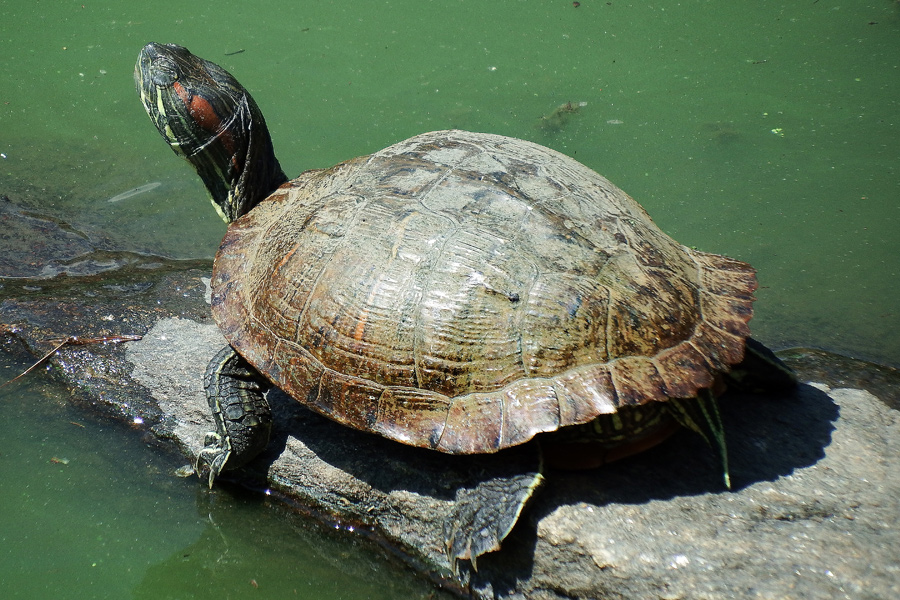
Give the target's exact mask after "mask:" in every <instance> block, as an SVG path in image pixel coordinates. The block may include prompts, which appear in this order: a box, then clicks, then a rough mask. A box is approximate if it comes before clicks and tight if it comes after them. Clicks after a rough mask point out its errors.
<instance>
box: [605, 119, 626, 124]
mask: <svg viewBox="0 0 900 600" xmlns="http://www.w3.org/2000/svg"><path fill="white" fill-rule="evenodd" d="M623 123H625V121H623V120H621V119H609V120H607V121H606V124H607V125H622V124H623Z"/></svg>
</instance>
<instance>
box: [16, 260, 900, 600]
mask: <svg viewBox="0 0 900 600" xmlns="http://www.w3.org/2000/svg"><path fill="white" fill-rule="evenodd" d="M187 266H188V267H196V265H187ZM203 274H204V270H203V269H198V268H181V266H179V265H178V264H167V263H163V264H161V266H158V267H157V268H148V267H146V266H144V267H142V268H140V269H135V270H133V271H131V272H127V273H126V272H123V273H119V274H118V275H117V276H118V277H119V279H117V280H116V281H115V282H114V283H111V282H110V278H108V277H107V278H105V279H104V281H103V282H102V285H94V286H93V287H89V286H81V284H79V283H77V282H75V281H68V282H66V283H63V282H58V281H56V280H51V281H50V282H47V281H43V282H41V284H40V286H42V290H41V291H33V290H32V289H31V287H29V286H27V285H26V284H27V282H22V283H21V285H22V286H24V287H22V288H16V287H15V286H13V285H10V284H7V285H6V286H5V287H4V288H3V290H2V294H0V299H2V304H0V323H2V324H3V330H4V331H6V332H7V333H9V334H12V336H13V337H12V338H10V336H7V342H6V347H7V349H13V346H15V345H16V344H18V343H20V342H21V343H24V345H25V347H27V348H28V349H29V351H30V352H32V353H33V354H34V355H37V356H39V355H41V354H43V353H45V352H46V351H47V350H48V349H49V347H48V343H47V342H46V339H47V338H50V337H65V336H67V335H72V330H73V329H75V330H76V332H77V333H79V335H114V334H117V333H143V334H144V337H143V339H142V340H141V341H139V342H129V343H127V344H120V345H97V344H95V345H79V346H73V347H66V348H62V349H61V350H60V351H59V352H58V353H57V354H56V355H54V357H53V359H52V360H53V361H54V364H55V365H57V366H58V367H60V368H59V369H56V370H55V371H54V372H55V373H56V375H57V376H58V377H60V378H62V379H63V380H65V381H66V382H67V383H69V384H70V385H71V386H73V387H75V388H77V389H78V390H79V392H80V395H81V396H82V397H83V398H84V402H85V406H86V407H90V408H91V409H94V410H97V409H100V410H102V411H104V412H106V413H107V414H111V415H114V416H115V417H116V418H119V419H121V420H123V421H128V422H129V423H131V422H132V421H133V420H134V418H135V417H139V418H140V419H142V420H143V421H144V423H145V427H146V429H145V431H144V435H146V436H147V437H148V438H152V439H153V440H156V441H158V443H159V444H160V445H161V446H169V447H172V446H173V445H174V447H177V449H178V450H179V452H181V453H182V454H183V455H184V456H185V458H186V459H187V460H192V459H193V457H194V456H195V455H196V453H197V451H198V450H199V448H200V447H201V445H202V441H203V437H204V434H205V432H206V431H208V430H210V429H211V428H212V422H211V420H210V418H209V415H208V411H207V408H206V401H205V398H204V396H203V393H202V390H201V387H200V379H201V375H202V372H203V370H204V368H205V365H206V362H207V361H208V360H209V358H210V357H211V356H212V354H213V353H214V352H215V351H216V350H218V348H219V347H220V346H221V345H222V344H224V340H223V339H222V337H221V336H220V334H219V333H218V331H217V329H216V328H215V326H214V325H213V324H212V323H211V322H210V321H209V318H208V312H207V309H206V307H205V305H204V304H203V292H204V285H203V283H202V281H201V276H202V275H203ZM54 285H55V286H56V287H53V289H52V290H51V289H50V287H48V286H54ZM103 286H106V287H103ZM110 286H111V287H110ZM17 290H18V291H17ZM23 290H24V291H23ZM11 340H12V341H11ZM788 358H789V360H790V362H791V364H792V365H793V366H794V367H795V368H796V369H797V370H798V372H799V373H801V376H802V375H803V374H804V373H805V371H806V370H807V369H808V370H809V372H810V373H815V374H816V375H817V379H818V381H819V382H818V383H814V384H810V385H803V386H801V387H800V389H799V390H798V392H797V393H796V394H794V395H792V396H791V397H788V398H761V397H754V396H743V397H731V398H728V399H726V400H725V401H724V402H723V418H724V420H725V425H726V430H727V432H728V442H729V449H730V454H731V461H732V479H733V484H734V489H733V490H731V491H726V490H724V489H723V488H722V484H721V479H720V473H719V469H718V467H717V465H716V459H715V456H714V454H713V453H712V452H711V451H710V450H709V449H708V448H706V447H705V445H704V444H703V442H702V441H701V440H699V439H697V437H696V436H694V435H692V434H690V433H689V432H683V433H680V434H677V435H676V436H675V437H673V438H672V439H671V440H670V441H668V442H666V443H665V444H664V445H662V446H660V447H658V448H656V449H654V450H652V451H650V452H646V453H644V454H642V455H640V456H636V457H634V458H632V459H629V460H627V461H623V462H620V463H617V464H613V465H609V466H607V467H604V468H602V469H599V470H596V471H591V472H581V473H549V474H548V478H547V484H546V485H545V487H544V489H543V490H542V491H541V493H540V494H539V496H538V497H537V498H535V500H534V502H533V503H532V505H531V506H530V507H529V509H528V510H527V511H526V514H525V515H523V518H522V519H521V521H520V524H519V525H518V526H517V527H516V529H515V530H514V531H513V533H512V534H511V535H510V537H509V538H508V539H507V540H506V542H505V544H504V547H503V549H502V550H501V551H500V552H497V553H493V554H490V555H487V556H485V557H483V558H482V559H480V560H479V563H478V567H479V570H478V571H477V573H468V574H467V577H470V579H467V581H465V582H464V583H466V584H468V585H470V586H471V590H472V593H473V595H475V596H478V597H500V598H533V599H550V598H721V597H755V598H841V597H846V598H895V597H900V583H898V582H900V561H898V558H897V557H898V553H897V551H896V549H897V548H898V547H900V528H898V515H900V500H898V499H900V464H898V463H900V459H898V456H900V422H898V411H897V410H894V409H892V408H891V407H890V406H889V405H888V404H886V402H892V401H893V399H884V398H881V399H880V398H879V397H876V396H875V395H873V394H871V393H869V392H867V391H864V390H861V389H849V388H835V389H831V388H830V387H828V385H827V382H828V381H832V382H834V381H847V380H848V378H849V377H848V373H849V372H851V371H853V372H859V373H863V372H871V371H872V369H873V368H872V367H871V366H867V365H865V364H864V363H859V362H855V361H847V360H846V359H840V360H839V359H838V358H837V357H832V359H829V358H828V357H827V355H826V356H825V357H824V358H823V356H822V355H819V356H817V358H816V360H813V359H812V358H811V355H810V354H808V353H803V352H799V353H793V354H791V355H790V356H789V357H788ZM828 364H832V365H837V366H836V367H835V368H834V369H835V370H834V371H832V372H829V371H828V369H827V368H826V367H827V365H828ZM823 365H825V366H826V367H823ZM876 370H877V371H878V379H879V382H880V383H881V384H880V386H879V387H878V388H877V391H878V393H879V394H880V395H882V396H884V395H894V397H895V394H896V392H897V389H898V383H897V382H898V381H900V378H898V377H897V374H896V372H895V371H893V370H890V369H887V370H886V369H884V368H883V367H881V368H877V369H876ZM862 380H864V381H865V380H867V379H866V378H865V377H863V378H862ZM869 380H871V378H869ZM271 400H272V402H273V404H274V406H275V411H276V418H277V427H276V430H275V435H274V439H273V442H272V444H271V445H270V448H269V450H268V451H267V452H266V453H265V454H264V455H263V456H261V457H260V458H259V459H258V460H256V461H254V462H253V463H251V464H250V465H248V466H247V467H246V468H244V469H242V470H240V471H239V472H237V473H234V474H233V475H231V476H230V478H231V480H232V481H236V482H238V483H240V484H241V485H245V486H247V487H250V488H255V489H260V490H263V489H265V490H268V491H269V493H270V494H272V495H273V496H275V497H278V498H281V499H283V500H284V502H285V503H286V504H288V505H291V506H294V507H296V508H298V509H300V510H302V511H304V512H307V513H310V514H314V515H316V516H317V517H318V518H321V519H326V520H330V521H332V522H335V523H340V524H342V525H343V527H344V529H346V530H351V531H353V533H348V535H358V534H359V533H360V532H364V533H366V534H367V535H370V536H376V537H380V538H381V539H382V540H384V541H386V542H388V543H389V544H391V545H392V546H394V547H395V548H397V549H398V550H399V551H400V552H401V553H402V555H404V556H405V557H406V559H407V560H408V562H410V564H412V565H414V566H415V567H416V568H417V569H419V570H420V571H421V572H422V573H423V574H425V575H427V576H430V577H431V578H433V579H434V580H435V581H437V582H438V583H440V584H441V585H443V586H444V587H446V588H448V589H455V590H456V591H459V592H461V593H463V592H465V591H466V589H465V588H466V586H465V585H463V584H460V583H457V582H455V581H454V580H453V578H452V577H451V576H450V574H449V572H448V570H447V561H446V559H445V557H444V554H443V547H442V541H441V540H442V535H441V532H442V527H443V521H444V519H445V518H446V517H447V515H448V514H449V513H450V510H451V509H452V506H453V502H454V498H455V495H456V492H457V490H458V489H460V488H461V487H467V486H471V485H474V483H476V482H477V481H479V480H480V479H482V478H484V477H491V476H494V475H496V474H498V473H502V472H504V471H506V470H510V469H512V470H515V469H517V468H520V461H525V462H526V463H527V462H528V461H530V460H531V458H532V457H531V454H530V450H529V449H528V448H523V449H520V450H518V451H516V452H509V453H506V452H504V453H501V454H499V455H495V456H488V457H469V458H465V457H462V458H460V457H447V456H443V455H439V454H437V453H434V452H429V451H426V450H417V449H412V448H407V447H404V446H401V445H399V444H396V443H393V442H390V441H387V440H384V439H382V438H379V437H377V436H374V435H371V434H366V433H360V432H356V431H352V430H349V429H347V428H344V427H341V426H339V425H337V424H335V423H333V422H331V421H328V420H327V419H324V418H322V417H320V416H318V415H316V414H314V413H311V412H310V411H308V410H306V409H304V408H303V407H302V406H300V405H299V404H298V403H297V402H294V401H293V400H291V399H290V398H287V397H285V396H284V395H282V394H280V393H279V392H277V391H275V392H272V393H271ZM197 485H198V486H199V485H202V483H201V482H199V481H198V483H197ZM225 485H227V484H225Z"/></svg>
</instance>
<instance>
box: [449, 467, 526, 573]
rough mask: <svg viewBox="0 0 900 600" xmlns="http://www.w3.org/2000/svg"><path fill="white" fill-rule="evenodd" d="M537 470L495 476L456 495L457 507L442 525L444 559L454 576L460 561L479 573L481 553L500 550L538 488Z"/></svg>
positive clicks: (463, 489) (457, 571)
mask: <svg viewBox="0 0 900 600" xmlns="http://www.w3.org/2000/svg"><path fill="white" fill-rule="evenodd" d="M542 480H543V477H542V476H541V474H540V473H539V472H538V471H531V472H525V473H519V474H514V475H511V476H505V477H495V478H491V479H487V480H485V481H482V482H480V483H479V484H477V485H476V486H475V487H474V488H462V489H460V490H459V491H457V493H456V506H454V508H453V511H452V513H451V514H450V517H449V518H448V519H447V521H446V522H445V523H444V540H445V546H446V551H447V558H448V560H449V561H450V568H451V570H452V571H453V573H454V575H457V576H458V575H459V564H458V563H459V561H460V560H468V561H469V562H470V563H471V564H472V568H473V569H475V570H476V571H477V570H478V564H477V560H478V557H479V556H481V555H482V554H486V553H488V552H493V551H494V550H499V549H500V544H501V543H502V542H503V540H504V538H506V536H507V535H508V534H509V532H510V531H512V528H513V526H514V525H515V524H516V521H518V520H519V515H520V514H521V513H522V509H524V508H525V505H526V504H527V502H528V500H529V498H531V496H532V494H534V491H535V490H536V489H537V488H538V487H539V486H540V484H541V481H542Z"/></svg>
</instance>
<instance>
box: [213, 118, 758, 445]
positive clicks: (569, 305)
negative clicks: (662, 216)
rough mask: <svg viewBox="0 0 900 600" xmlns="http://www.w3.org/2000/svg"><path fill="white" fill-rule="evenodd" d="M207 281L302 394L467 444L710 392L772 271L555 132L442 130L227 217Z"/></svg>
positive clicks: (344, 411) (229, 333)
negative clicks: (629, 188) (696, 229)
mask: <svg viewBox="0 0 900 600" xmlns="http://www.w3.org/2000/svg"><path fill="white" fill-rule="evenodd" d="M212 288H213V295H212V309H213V315H214V317H215V320H216V321H217V323H218V324H219V326H220V328H221V329H222V331H223V332H224V334H225V337H226V338H227V339H228V341H229V342H230V343H231V345H232V346H233V347H234V348H235V349H236V350H237V351H238V352H239V353H240V354H241V355H242V356H244V357H245V358H246V359H247V360H248V361H249V362H250V363H251V364H253V365H254V366H255V367H256V368H257V369H258V370H259V371H260V372H262V373H263V374H264V375H265V376H266V377H268V378H269V379H270V380H271V381H272V382H273V383H275V384H276V385H277V386H279V387H280V388H281V389H283V390H284V391H286V392H287V393H289V394H290V395H291V396H293V397H294V398H296V399H297V400H298V401H300V402H302V403H303V404H306V405H307V406H309V407H310V408H312V409H314V410H316V411H318V412H320V413H322V414H324V415H326V416H328V417H330V418H332V419H334V420H336V421H338V422H340V423H343V424H346V425H349V426H352V427H355V428H358V429H361V430H365V431H371V432H376V433H379V434H381V435H384V436H386V437H388V438H391V439H394V440H397V441H399V442H403V443H405V444H410V445H413V446H421V447H427V448H433V449H435V450H440V451H443V452H449V453H454V454H468V453H485V452H495V451H497V450H499V449H502V448H506V447H509V446H513V445H516V444H521V443H523V442H525V441H527V440H529V439H531V438H532V437H534V436H535V435H536V434H538V433H540V432H547V431H554V430H556V429H558V428H560V427H565V426H568V425H575V424H579V423H585V422H587V421H589V420H591V419H593V418H594V417H596V416H598V415H601V414H609V413H614V412H616V410H617V409H618V408H619V407H621V406H625V405H640V404H644V403H647V402H652V401H664V400H666V399H667V398H673V397H678V398H686V397H692V396H694V395H695V394H696V392H697V390H698V389H699V388H703V387H708V386H710V385H711V384H712V383H713V378H714V376H715V374H716V373H717V372H724V371H728V370H729V368H730V365H732V364H734V363H737V362H739V361H740V360H741V358H742V357H743V352H744V339H745V338H746V336H747V335H748V334H749V328H748V325H747V322H748V321H749V320H750V317H751V315H752V302H753V296H752V293H753V291H754V289H755V288H756V278H755V274H754V271H753V269H752V268H751V267H750V265H748V264H746V263H743V262H739V261H736V260H732V259H730V258H726V257H723V256H718V255H714V254H706V253H703V252H698V251H696V250H692V249H690V248H687V247H685V246H682V245H680V244H678V243H677V242H675V241H674V240H672V239H671V238H669V237H668V236H667V235H665V234H664V233H663V232H662V231H661V230H660V229H659V228H658V227H656V225H654V224H653V222H652V221H651V219H650V217H649V216H648V215H647V213H646V212H645V211H644V210H643V208H641V206H640V205H639V204H638V203H637V202H635V201H634V200H633V199H632V198H631V197H629V196H628V195H627V194H625V193H624V192H623V191H622V190H620V189H619V188H617V187H616V186H614V185H613V184H612V183H610V182H609V181H608V180H606V179H605V178H603V177H601V176H600V175H598V174H597V173H595V172H594V171H592V170H590V169H588V168H587V167H585V166H584V165H582V164H580V163H578V162H577V161H575V160H573V159H571V158H568V157H566V156H564V155H562V154H560V153H558V152H555V151H553V150H550V149H548V148H545V147H542V146H539V145H537V144H533V143H530V142H526V141H522V140H517V139H512V138H508V137H503V136H498V135H488V134H481V133H468V132H463V131H437V132H432V133H426V134H422V135H418V136H416V137H413V138H410V139H408V140H406V141H403V142H400V143H398V144H395V145H393V146H391V147H389V148H386V149H384V150H382V151H380V152H377V153H375V154H372V155H370V156H364V157H360V158H356V159H353V160H350V161H347V162H345V163H341V164H339V165H337V166H335V167H333V168H331V169H325V170H315V171H308V172H305V173H303V174H302V175H301V176H300V177H298V178H297V179H294V180H293V181H290V182H288V183H286V184H284V185H282V186H281V187H280V188H279V189H278V190H276V191H275V192H274V193H273V194H272V195H271V196H270V197H269V198H267V199H266V200H265V201H263V202H262V203H261V204H259V205H258V206H257V207H255V208H254V209H253V210H251V211H250V212H249V213H248V214H246V215H244V216H243V217H241V218H240V219H238V220H236V221H235V222H233V223H232V224H231V225H230V226H229V228H228V232H227V234H226V236H225V239H224V240H223V242H222V245H221V247H220V249H219V252H218V254H217V256H216V260H215V267H214V272H213V279H212Z"/></svg>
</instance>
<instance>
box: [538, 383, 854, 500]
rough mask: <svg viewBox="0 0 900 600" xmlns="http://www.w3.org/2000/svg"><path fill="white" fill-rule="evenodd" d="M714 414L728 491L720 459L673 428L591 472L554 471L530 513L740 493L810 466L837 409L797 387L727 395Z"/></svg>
mask: <svg viewBox="0 0 900 600" xmlns="http://www.w3.org/2000/svg"><path fill="white" fill-rule="evenodd" d="M720 409H721V413H722V420H723V423H724V426H725V436H726V443H727V446H728V458H729V466H730V473H731V489H730V490H728V489H727V488H726V487H725V483H724V481H723V477H722V467H721V465H720V463H719V459H718V456H717V455H716V453H715V452H714V451H713V450H712V449H710V447H709V446H708V445H707V444H706V443H705V442H704V441H703V439H702V438H700V436H698V435H696V434H694V433H692V432H689V431H685V430H682V431H679V432H678V433H676V434H675V435H674V436H672V438H670V439H669V440H667V441H666V442H665V443H663V444H661V445H659V446H657V447H656V448H653V449H651V450H649V451H647V452H644V453H642V454H639V455H636V456H633V457H631V458H629V459H626V460H623V461H619V462H617V463H613V464H610V465H605V466H604V467H602V468H601V469H597V470H595V471H590V472H581V473H575V472H567V473H556V474H555V478H554V480H555V482H556V485H552V486H548V487H550V488H551V489H550V490H549V491H548V493H545V494H544V495H543V496H542V498H541V499H542V502H540V503H539V504H540V505H541V506H536V507H535V508H536V511H537V512H539V513H541V514H539V515H538V516H543V515H544V514H547V513H548V512H550V511H551V510H552V509H553V507H554V506H559V505H561V504H571V503H576V502H587V503H589V504H594V505H597V506H602V505H604V504H608V503H611V502H615V503H623V504H644V503H647V502H650V501H653V500H670V499H672V498H675V497H685V496H697V495H701V494H710V493H712V494H716V493H727V492H730V493H739V492H740V491H741V490H743V489H745V488H748V487H750V486H752V485H754V484H756V483H759V482H762V481H775V480H777V479H778V478H780V477H785V476H787V475H790V474H791V473H793V472H794V471H795V470H797V469H802V468H804V467H809V466H812V465H814V464H816V463H817V462H818V461H819V460H821V459H822V458H824V457H825V448H826V447H827V446H828V445H829V444H830V443H831V435H832V432H833V431H834V429H835V428H834V422H835V421H836V420H837V418H838V416H839V413H840V411H839V407H838V406H837V405H836V404H835V403H834V401H833V400H832V399H831V398H830V397H829V396H828V394H826V393H824V392H822V391H820V390H818V389H816V388H814V387H812V386H809V385H805V384H801V385H799V386H798V387H797V388H796V390H795V391H794V392H793V393H790V394H787V395H783V396H773V395H768V396H761V395H751V394H734V395H730V394H729V395H726V396H725V397H723V398H722V399H721V402H720Z"/></svg>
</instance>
